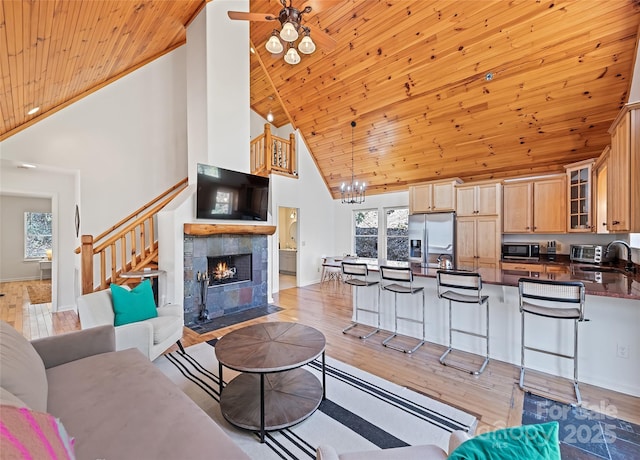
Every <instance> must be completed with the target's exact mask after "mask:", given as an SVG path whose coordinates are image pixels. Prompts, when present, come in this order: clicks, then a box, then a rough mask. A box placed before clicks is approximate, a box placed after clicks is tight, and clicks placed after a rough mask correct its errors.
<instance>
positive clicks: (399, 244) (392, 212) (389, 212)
mask: <svg viewBox="0 0 640 460" xmlns="http://www.w3.org/2000/svg"><path fill="white" fill-rule="evenodd" d="M385 234H386V245H385V246H386V252H387V255H386V259H387V260H398V261H407V260H409V208H388V209H386V210H385Z"/></svg>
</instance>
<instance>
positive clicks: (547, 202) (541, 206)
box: [533, 176, 567, 233]
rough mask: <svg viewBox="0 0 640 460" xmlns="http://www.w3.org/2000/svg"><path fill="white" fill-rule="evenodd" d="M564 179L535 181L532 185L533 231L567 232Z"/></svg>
mask: <svg viewBox="0 0 640 460" xmlns="http://www.w3.org/2000/svg"><path fill="white" fill-rule="evenodd" d="M566 193H567V192H566V178H565V177H564V176H562V177H557V178H553V179H546V180H536V181H535V182H534V185H533V231H534V232H535V233H565V232H566V231H567V201H566Z"/></svg>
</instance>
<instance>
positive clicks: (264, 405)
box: [215, 322, 326, 442]
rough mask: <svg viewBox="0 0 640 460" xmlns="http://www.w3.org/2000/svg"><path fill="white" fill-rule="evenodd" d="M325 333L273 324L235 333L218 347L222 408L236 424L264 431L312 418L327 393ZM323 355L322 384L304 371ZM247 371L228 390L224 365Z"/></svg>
mask: <svg viewBox="0 0 640 460" xmlns="http://www.w3.org/2000/svg"><path fill="white" fill-rule="evenodd" d="M325 345H326V340H325V337H324V335H323V334H322V332H320V331H318V330H317V329H314V328H312V327H309V326H304V325H302V324H298V323H287V322H273V323H261V324H256V325H253V326H248V327H245V328H242V329H238V330H236V331H233V332H230V333H229V334H226V335H225V336H224V337H222V338H221V339H220V340H219V341H218V343H216V346H215V353H216V357H217V358H218V363H219V364H218V373H219V376H220V409H221V410H222V415H223V416H224V418H225V419H227V420H228V421H229V422H230V423H231V424H233V425H235V426H237V427H240V428H244V429H247V430H252V431H259V433H260V442H264V435H265V432H266V431H273V430H280V429H283V428H286V427H289V426H292V425H295V424H296V423H299V422H301V421H302V420H304V419H305V418H307V417H309V416H310V415H311V414H313V412H315V410H316V409H317V408H318V406H319V405H320V402H321V401H322V400H323V399H324V398H325V397H326V392H325V384H326V379H325V354H324V350H325ZM320 355H322V383H320V382H319V380H318V378H317V377H316V376H315V375H313V374H312V373H311V372H309V371H308V370H306V369H301V367H302V366H304V365H305V364H307V363H310V362H311V361H313V360H314V359H316V358H317V357H318V356H320ZM223 366H224V367H227V368H229V369H233V370H236V371H239V372H242V374H240V375H238V376H237V377H235V378H234V379H233V380H231V381H230V382H229V383H228V384H227V385H226V387H224V389H223V383H222V369H223Z"/></svg>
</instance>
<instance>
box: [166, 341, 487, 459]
mask: <svg viewBox="0 0 640 460" xmlns="http://www.w3.org/2000/svg"><path fill="white" fill-rule="evenodd" d="M212 342H214V341H212ZM154 364H155V365H156V366H157V367H158V368H159V369H160V370H161V371H162V372H163V373H164V374H165V375H167V376H168V377H169V378H170V379H171V380H172V381H173V382H174V383H176V384H177V385H178V386H179V387H180V388H181V389H182V390H183V391H184V392H185V393H186V394H187V395H188V396H189V397H190V398H191V399H192V400H193V401H195V402H196V404H198V406H200V407H201V408H202V409H203V410H204V411H205V412H206V413H207V414H209V416H210V417H211V418H213V419H214V420H215V421H216V422H217V423H218V424H219V425H220V426H222V427H223V429H224V430H225V431H226V432H227V433H228V434H229V435H230V436H231V437H232V438H233V440H234V441H235V442H236V444H238V445H239V446H240V447H241V448H242V449H243V450H244V451H245V452H247V454H249V456H250V457H251V458H254V459H260V460H263V459H265V460H266V459H314V458H315V449H316V447H317V446H318V445H319V444H330V445H332V446H333V447H334V448H335V449H336V450H337V451H338V452H349V451H361V450H373V449H384V448H390V447H398V446H406V445H417V444H436V445H438V446H440V447H442V448H443V449H444V450H445V451H446V450H447V447H448V443H449V434H450V433H451V432H453V431H455V430H464V431H467V432H468V433H469V434H473V433H474V431H475V427H476V423H477V422H476V418H475V417H474V416H472V415H470V414H467V413H465V412H463V411H460V410H458V409H455V408H453V407H450V406H448V405H446V404H443V403H441V402H438V401H435V400H433V399H430V398H428V397H427V396H424V395H422V394H419V393H416V392H415V391H412V390H409V389H407V388H405V387H401V386H399V385H396V384H394V383H392V382H389V381H387V380H384V379H381V378H378V377H376V376H374V375H372V374H369V373H366V372H363V371H361V370H359V369H357V368H355V367H352V366H349V365H347V364H345V363H342V362H340V361H337V360H335V359H331V358H330V357H326V385H327V386H326V394H327V399H326V400H325V401H323V402H322V403H321V404H320V407H319V409H318V410H317V411H316V412H314V413H313V414H312V415H311V416H310V417H309V418H307V419H306V420H304V421H302V422H301V423H299V424H297V425H295V426H293V427H291V428H287V429H284V430H280V431H276V432H269V433H267V436H266V439H265V443H264V444H261V443H260V442H259V438H258V435H257V434H255V433H252V432H250V431H246V430H241V429H238V428H235V427H234V426H232V425H231V424H229V423H228V422H227V421H226V420H225V419H224V417H223V416H222V414H221V412H220V407H219V404H218V402H219V395H220V394H219V379H218V375H217V374H218V361H217V360H216V357H215V349H214V347H213V346H212V345H211V344H209V343H200V344H198V345H194V346H191V347H188V348H187V349H186V353H185V354H184V355H183V354H182V353H180V352H179V351H175V352H172V353H169V354H167V355H164V356H161V357H159V358H158V359H156V360H155V361H154ZM306 368H307V369H309V370H310V371H311V372H313V373H314V374H315V375H317V376H318V378H319V379H320V378H321V377H320V376H321V364H320V362H318V361H314V362H313V363H310V364H308V365H307V367H306ZM235 375H237V374H235V373H234V372H233V371H231V370H227V369H225V371H224V378H225V381H227V380H231V379H232V378H233V377H234V376H235Z"/></svg>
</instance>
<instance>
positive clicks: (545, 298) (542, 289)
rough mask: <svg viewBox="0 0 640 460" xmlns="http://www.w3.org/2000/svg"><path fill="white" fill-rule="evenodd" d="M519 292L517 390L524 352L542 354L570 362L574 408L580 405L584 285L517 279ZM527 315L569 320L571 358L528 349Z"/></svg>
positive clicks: (522, 380)
mask: <svg viewBox="0 0 640 460" xmlns="http://www.w3.org/2000/svg"><path fill="white" fill-rule="evenodd" d="M518 287H519V291H520V313H521V318H522V335H521V346H520V383H519V386H520V389H521V390H523V391H524V390H525V386H524V370H525V364H524V352H525V350H529V351H535V352H538V353H545V354H548V355H553V356H558V357H560V358H565V359H570V360H572V361H573V388H574V391H575V394H576V401H577V405H580V404H582V398H581V397H580V389H579V388H578V323H579V322H581V321H585V318H584V299H585V290H584V284H583V283H582V282H581V281H553V280H538V279H530V278H520V280H518ZM526 313H528V314H531V315H536V316H542V317H545V318H553V319H560V320H571V321H573V322H574V328H573V355H567V354H563V353H559V352H554V351H549V350H542V349H540V348H534V347H530V346H527V345H526V344H525V341H524V336H525V326H524V324H525V321H524V318H525V316H526Z"/></svg>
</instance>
